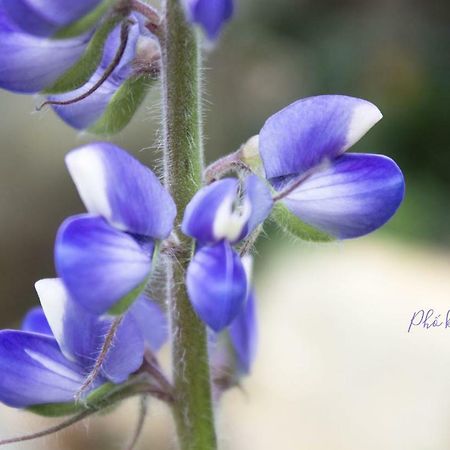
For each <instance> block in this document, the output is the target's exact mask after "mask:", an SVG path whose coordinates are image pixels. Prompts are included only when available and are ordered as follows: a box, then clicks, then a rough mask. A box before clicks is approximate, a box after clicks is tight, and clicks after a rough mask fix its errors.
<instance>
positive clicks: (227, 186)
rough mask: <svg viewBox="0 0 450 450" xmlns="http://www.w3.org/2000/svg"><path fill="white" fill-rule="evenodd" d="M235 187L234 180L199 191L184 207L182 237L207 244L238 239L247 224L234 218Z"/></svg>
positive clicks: (236, 189)
mask: <svg viewBox="0 0 450 450" xmlns="http://www.w3.org/2000/svg"><path fill="white" fill-rule="evenodd" d="M238 187H239V181H238V180H237V179H236V178H224V179H223V180H219V181H216V182H215V183H212V184H210V185H209V186H206V187H204V188H202V189H200V190H199V191H198V192H197V193H196V194H195V196H194V197H193V198H192V200H191V201H190V202H189V204H188V205H187V207H186V210H185V213H184V217H183V223H182V225H181V229H182V231H183V233H184V234H186V235H188V236H191V237H193V238H195V239H197V240H199V241H200V242H208V243H214V242H218V241H220V240H222V239H228V240H236V239H238V238H239V236H240V235H241V233H242V230H243V228H244V226H245V223H246V221H247V220H248V217H247V218H245V220H240V219H239V215H236V214H233V204H234V203H235V201H236V199H237V195H238Z"/></svg>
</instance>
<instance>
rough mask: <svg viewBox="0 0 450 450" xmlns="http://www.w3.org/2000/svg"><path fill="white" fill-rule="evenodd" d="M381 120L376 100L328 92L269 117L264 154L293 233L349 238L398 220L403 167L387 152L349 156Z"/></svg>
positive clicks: (262, 143) (261, 136)
mask: <svg viewBox="0 0 450 450" xmlns="http://www.w3.org/2000/svg"><path fill="white" fill-rule="evenodd" d="M381 118H382V115H381V113H380V111H379V110H378V108H377V107H376V106H375V105H373V104H372V103H369V102H368V101H365V100H361V99H357V98H352V97H347V96H342V95H323V96H318V97H310V98H306V99H303V100H300V101H298V102H295V103H293V104H291V105H290V106H288V107H286V108H285V109H283V110H282V111H280V112H278V113H276V114H274V115H273V116H272V117H270V118H269V119H268V120H267V122H266V123H265V125H264V126H263V128H262V130H261V132H260V134H259V152H260V156H261V159H262V164H263V168H264V171H265V176H266V177H267V179H268V180H269V181H270V183H271V184H272V186H273V188H274V189H275V190H276V191H277V192H278V194H277V195H276V196H275V199H277V200H279V202H280V203H281V204H282V205H283V207H284V208H287V210H288V211H289V212H288V213H287V214H286V211H282V210H280V209H279V208H278V209H276V210H277V212H278V214H279V218H281V221H282V222H284V223H285V224H286V226H287V228H289V229H291V230H292V229H295V232H296V234H298V235H300V236H301V237H304V238H306V239H320V240H330V239H347V238H354V237H358V236H362V235H365V234H367V233H370V232H371V231H374V230H376V229H377V228H379V227H380V226H382V225H383V224H384V223H386V222H387V221H388V220H389V219H390V218H391V217H392V216H393V214H394V213H395V211H396V210H397V209H398V207H399V206H400V204H401V202H402V200H403V197H404V179H403V175H402V172H401V171H400V169H399V167H398V166H397V164H396V163H395V162H394V161H392V160H391V159H389V158H388V157H386V156H382V155H375V154H363V153H345V151H346V150H347V149H348V148H350V147H351V146H352V145H353V144H354V143H355V142H357V141H358V140H359V139H360V138H361V137H362V136H363V135H364V134H365V133H366V132H367V131H368V130H369V129H370V128H371V127H372V126H373V125H374V124H376V123H377V122H378V121H379V120H380V119H381ZM290 213H292V214H293V215H294V216H295V221H293V220H292V217H294V216H292V214H290ZM289 216H292V217H289Z"/></svg>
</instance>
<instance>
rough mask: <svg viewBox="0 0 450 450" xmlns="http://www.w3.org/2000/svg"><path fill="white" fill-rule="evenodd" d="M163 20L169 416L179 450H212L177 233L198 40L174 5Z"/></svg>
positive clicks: (185, 251) (188, 169)
mask: <svg viewBox="0 0 450 450" xmlns="http://www.w3.org/2000/svg"><path fill="white" fill-rule="evenodd" d="M163 17H164V30H163V37H162V42H161V45H162V53H163V74H162V75H163V105H164V111H163V127H164V170H165V173H164V182H165V186H166V188H167V189H168V190H169V191H170V193H171V194H172V197H173V199H174V201H175V204H176V206H177V211H178V216H177V218H176V224H175V232H176V233H177V234H178V238H179V239H180V251H179V252H178V253H177V261H176V262H175V261H173V262H171V263H169V264H170V265H169V267H168V268H167V273H168V278H169V279H168V283H167V284H168V286H169V287H168V301H169V309H170V316H171V331H172V339H173V344H172V345H173V347H172V349H173V350H172V364H173V383H174V388H175V403H174V405H173V412H174V417H175V421H176V426H177V433H178V439H179V445H180V448H181V449H182V450H214V449H216V436H215V427H214V414H213V407H212V396H211V382H210V374H209V364H208V349H207V335H206V328H205V325H204V324H203V323H202V322H201V321H200V319H199V318H198V317H197V315H196V314H195V312H194V310H193V309H192V306H191V303H190V301H189V299H188V295H187V292H186V287H185V272H186V269H187V266H188V263H189V261H190V259H191V257H192V254H193V251H194V241H193V240H192V239H191V238H188V237H186V236H184V235H182V233H179V230H180V224H181V221H182V216H183V212H184V210H185V207H186V205H187V204H188V203H189V201H190V200H191V198H192V197H193V196H194V194H195V193H196V192H197V191H198V190H199V189H200V187H201V185H202V173H203V145H202V114H201V78H200V65H201V54H200V48H199V39H198V35H197V34H196V32H195V31H194V30H193V29H192V27H191V26H189V25H188V23H187V22H186V19H185V15H184V11H183V9H182V6H181V4H180V2H179V0H166V1H165V5H164V12H163Z"/></svg>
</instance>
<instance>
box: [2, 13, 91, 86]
mask: <svg viewBox="0 0 450 450" xmlns="http://www.w3.org/2000/svg"><path fill="white" fill-rule="evenodd" d="M89 39H90V35H83V36H80V37H76V38H72V39H64V40H62V39H46V38H40V37H35V36H31V35H29V34H25V33H21V32H18V31H11V30H10V29H9V30H8V29H7V27H6V26H5V27H3V22H2V20H1V19H0V87H1V88H3V89H7V90H9V91H13V92H19V93H36V92H39V91H41V90H43V89H44V88H45V87H47V86H49V85H51V84H53V83H54V82H55V81H56V80H57V79H58V78H59V77H60V76H61V75H62V74H63V73H64V72H65V71H67V70H68V69H69V68H70V67H71V66H72V65H73V64H74V63H75V62H76V61H77V60H78V59H79V58H80V57H81V55H82V54H83V52H84V50H85V48H86V45H87V43H88V42H89Z"/></svg>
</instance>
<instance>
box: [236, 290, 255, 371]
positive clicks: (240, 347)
mask: <svg viewBox="0 0 450 450" xmlns="http://www.w3.org/2000/svg"><path fill="white" fill-rule="evenodd" d="M229 332H230V338H231V343H232V344H233V348H234V351H235V352H236V358H237V367H238V370H239V371H240V372H242V373H243V374H249V373H250V370H251V367H252V364H253V361H254V359H255V355H256V348H257V345H258V322H257V317H256V302H255V294H254V292H253V291H250V293H249V296H248V299H247V301H246V303H245V306H244V308H243V309H242V311H241V312H240V314H239V315H238V316H237V317H236V319H234V320H233V322H232V323H231V325H230V330H229Z"/></svg>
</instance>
